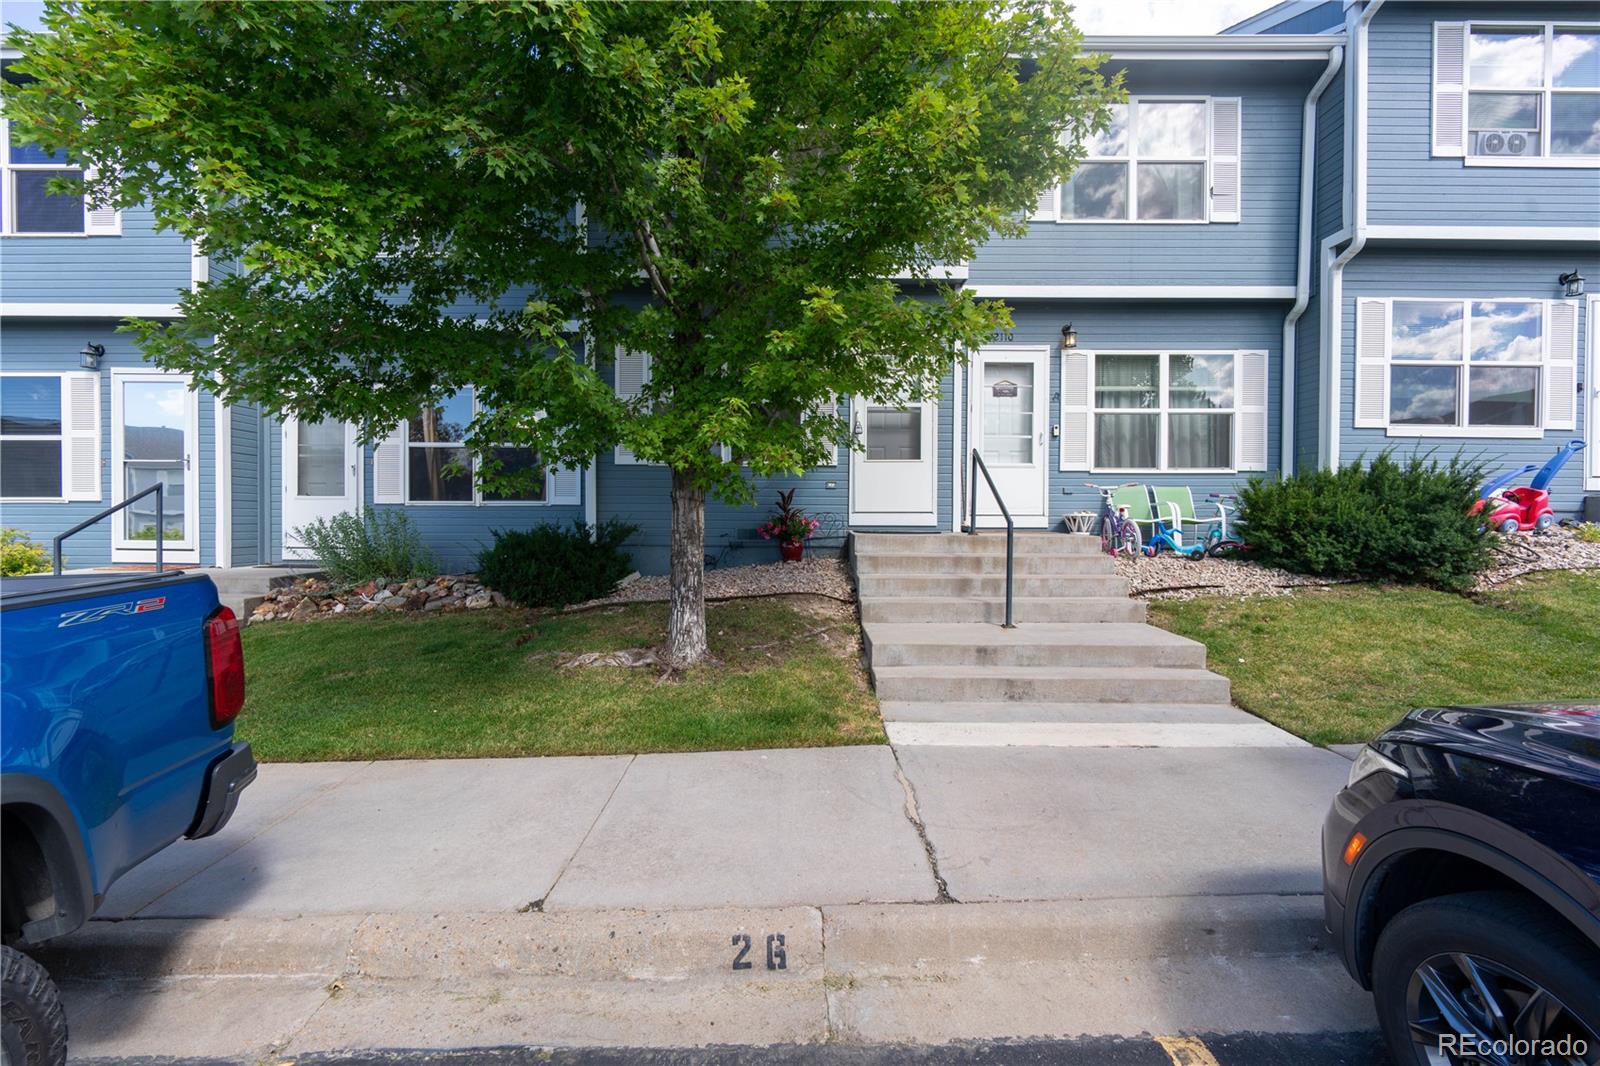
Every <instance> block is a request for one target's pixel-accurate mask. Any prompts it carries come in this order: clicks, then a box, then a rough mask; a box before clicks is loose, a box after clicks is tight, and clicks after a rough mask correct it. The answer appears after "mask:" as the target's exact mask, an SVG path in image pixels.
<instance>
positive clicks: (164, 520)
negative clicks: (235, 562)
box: [111, 370, 200, 563]
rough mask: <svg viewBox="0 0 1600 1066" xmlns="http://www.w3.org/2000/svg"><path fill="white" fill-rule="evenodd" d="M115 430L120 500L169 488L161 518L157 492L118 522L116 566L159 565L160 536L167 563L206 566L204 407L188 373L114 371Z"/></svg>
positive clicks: (115, 487) (115, 488) (115, 483)
mask: <svg viewBox="0 0 1600 1066" xmlns="http://www.w3.org/2000/svg"><path fill="white" fill-rule="evenodd" d="M111 426H112V431H111V467H112V474H111V486H112V494H113V502H116V503H121V502H122V501H124V500H127V499H130V498H131V497H133V496H136V495H138V494H139V493H140V492H143V491H144V490H146V489H148V488H150V487H151V486H152V485H160V486H161V508H160V517H159V519H158V517H157V509H156V497H155V494H153V493H152V494H151V495H149V496H145V497H144V498H142V499H140V500H138V501H136V502H134V503H132V504H130V505H129V506H127V507H124V508H123V509H122V510H121V511H119V512H117V514H116V515H115V516H114V517H113V518H112V520H111V521H112V527H111V529H112V533H111V559H112V561H113V562H119V563H153V562H155V557H156V555H155V553H156V538H157V537H160V538H161V548H162V556H163V561H165V562H174V563H198V562H199V561H200V529H199V525H200V523H199V517H200V463H199V459H200V451H199V441H200V404H199V397H198V396H197V395H196V394H195V393H194V392H192V391H190V389H189V378H188V376H187V375H183V374H162V373H156V372H153V371H142V370H141V371H126V370H113V371H112V372H111Z"/></svg>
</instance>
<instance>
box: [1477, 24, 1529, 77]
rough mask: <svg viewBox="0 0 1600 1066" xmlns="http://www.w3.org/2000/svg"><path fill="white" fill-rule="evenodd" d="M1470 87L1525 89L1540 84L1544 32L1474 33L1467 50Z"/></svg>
mask: <svg viewBox="0 0 1600 1066" xmlns="http://www.w3.org/2000/svg"><path fill="white" fill-rule="evenodd" d="M1467 62H1468V64H1469V69H1470V70H1471V75H1470V76H1471V79H1472V84H1473V85H1474V86H1491V85H1492V86H1497V87H1503V88H1507V89H1526V88H1532V87H1536V86H1540V85H1543V84H1544V30H1543V29H1533V28H1529V29H1516V30H1491V31H1487V32H1475V33H1473V35H1472V40H1471V42H1470V43H1469V45H1468V48H1467Z"/></svg>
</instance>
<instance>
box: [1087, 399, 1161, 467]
mask: <svg viewBox="0 0 1600 1066" xmlns="http://www.w3.org/2000/svg"><path fill="white" fill-rule="evenodd" d="M1160 433H1161V415H1160V414H1156V413H1152V414H1137V415H1095V418H1094V461H1095V465H1096V466H1097V467H1101V468H1104V469H1110V470H1153V469H1155V467H1156V466H1157V465H1158V464H1159V462H1160V457H1159V449H1160V443H1161V441H1160Z"/></svg>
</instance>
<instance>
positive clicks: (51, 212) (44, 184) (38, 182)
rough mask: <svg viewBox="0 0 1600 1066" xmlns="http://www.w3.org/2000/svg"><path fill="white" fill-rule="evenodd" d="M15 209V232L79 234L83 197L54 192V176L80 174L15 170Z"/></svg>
mask: <svg viewBox="0 0 1600 1066" xmlns="http://www.w3.org/2000/svg"><path fill="white" fill-rule="evenodd" d="M12 174H13V176H14V177H15V179H16V198H17V204H16V212H17V232H18V233H82V232H83V197H82V196H73V195H70V194H66V193H53V192H51V191H50V190H49V188H48V186H49V184H50V182H51V180H52V179H55V178H76V177H81V176H82V171H77V170H17V171H13V172H12Z"/></svg>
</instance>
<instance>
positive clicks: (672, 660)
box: [666, 470, 706, 670]
mask: <svg viewBox="0 0 1600 1066" xmlns="http://www.w3.org/2000/svg"><path fill="white" fill-rule="evenodd" d="M705 657H706V494H705V491H704V490H703V489H698V488H696V487H695V486H694V484H693V483H692V481H691V480H690V477H689V475H688V474H686V473H684V472H683V471H680V470H674V471H673V472H672V594H671V610H670V611H669V613H668V615H667V663H666V665H667V667H668V668H669V669H672V670H681V669H683V668H684V667H686V666H693V665H694V664H695V663H697V662H700V661H701V660H702V659H704V658H705Z"/></svg>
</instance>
